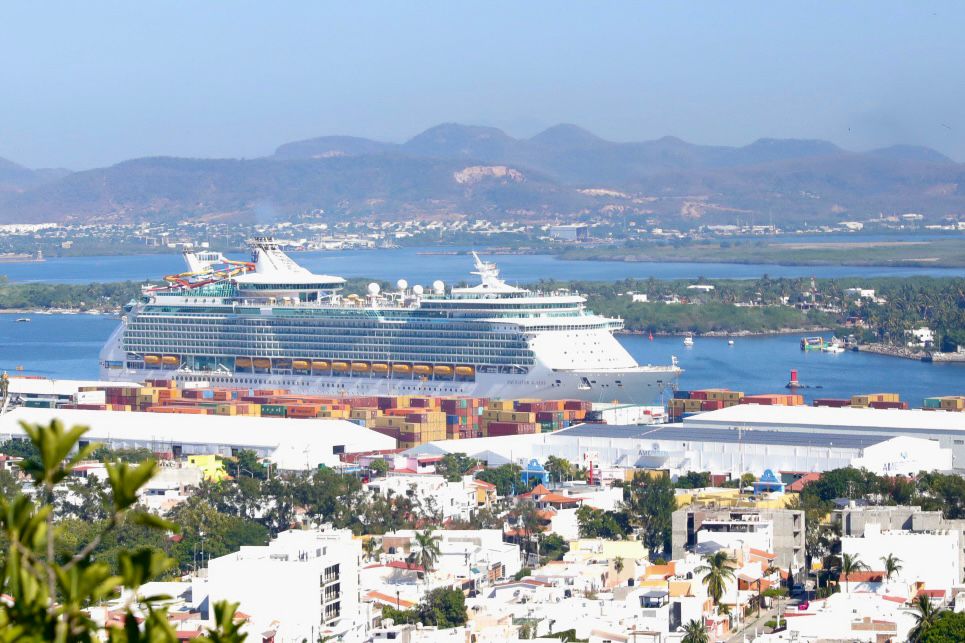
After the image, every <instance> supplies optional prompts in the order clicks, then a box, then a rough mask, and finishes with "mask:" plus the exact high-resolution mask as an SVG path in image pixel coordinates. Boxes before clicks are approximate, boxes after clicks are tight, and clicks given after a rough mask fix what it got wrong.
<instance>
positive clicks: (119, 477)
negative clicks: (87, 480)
mask: <svg viewBox="0 0 965 643" xmlns="http://www.w3.org/2000/svg"><path fill="white" fill-rule="evenodd" d="M106 466H107V477H108V480H109V481H110V483H111V491H112V492H113V496H114V510H115V511H117V512H121V511H124V510H125V509H128V508H130V507H131V506H133V505H134V504H135V503H136V502H137V492H138V491H139V490H140V489H141V487H143V486H144V485H145V484H147V481H148V480H150V479H151V477H152V476H153V475H154V473H155V472H156V471H157V463H156V462H154V461H153V460H145V461H144V462H142V463H141V464H139V465H138V466H136V467H131V466H129V465H128V464H127V463H126V462H115V463H113V464H107V465H106Z"/></svg>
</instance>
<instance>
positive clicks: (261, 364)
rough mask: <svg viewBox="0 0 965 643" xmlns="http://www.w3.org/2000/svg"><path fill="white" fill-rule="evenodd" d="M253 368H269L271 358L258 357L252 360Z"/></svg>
mask: <svg viewBox="0 0 965 643" xmlns="http://www.w3.org/2000/svg"><path fill="white" fill-rule="evenodd" d="M254 364H255V368H271V360H270V359H265V358H264V357H259V358H257V359H255V361H254Z"/></svg>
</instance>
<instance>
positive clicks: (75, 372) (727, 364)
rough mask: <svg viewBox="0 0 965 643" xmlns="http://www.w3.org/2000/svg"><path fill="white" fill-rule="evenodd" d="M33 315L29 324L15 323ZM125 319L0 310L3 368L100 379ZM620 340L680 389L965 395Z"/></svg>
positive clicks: (787, 362)
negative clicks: (676, 378)
mask: <svg viewBox="0 0 965 643" xmlns="http://www.w3.org/2000/svg"><path fill="white" fill-rule="evenodd" d="M22 316H28V317H30V319H31V322H30V323H16V322H15V321H14V320H15V319H17V318H18V317H22ZM118 323H119V322H118V320H117V319H116V318H113V317H109V316H95V315H36V314H28V315H16V314H0V370H6V371H8V372H10V373H14V372H15V369H16V367H17V365H22V366H23V367H24V371H23V372H24V373H25V374H28V375H44V376H47V377H59V378H68V379H96V378H97V376H98V366H97V356H98V353H99V351H100V348H101V346H102V345H103V343H104V342H105V341H106V340H107V337H108V336H109V335H110V333H111V331H112V330H114V328H115V327H116V326H117V324H118ZM619 339H620V341H621V343H623V345H624V346H626V347H627V349H628V350H629V351H630V353H631V354H632V355H633V356H634V357H635V358H636V359H637V361H639V362H640V363H644V364H645V363H648V362H649V363H653V364H668V363H670V357H671V355H676V356H677V358H678V359H679V361H680V366H681V367H683V368H684V369H685V372H684V374H683V376H682V378H681V381H680V386H681V388H685V389H691V388H708V387H725V388H731V389H735V390H741V391H744V392H745V393H748V394H750V393H774V392H781V391H783V390H784V388H783V387H784V384H785V383H787V380H788V377H789V372H790V369H792V368H796V369H798V373H799V379H800V380H801V382H802V383H805V384H811V385H812V386H817V385H821V386H823V388H820V389H818V388H812V389H803V390H801V393H803V394H804V395H805V397H807V399H809V400H810V399H813V398H815V397H848V396H850V395H852V394H856V393H863V392H864V393H868V392H880V391H888V392H897V393H900V394H901V397H902V399H903V400H906V401H908V402H910V403H911V404H912V405H916V406H920V405H921V401H922V398H924V397H927V396H930V395H961V394H965V365H962V364H925V363H923V362H914V361H911V360H906V359H897V358H892V357H885V356H881V355H872V354H868V353H850V352H848V353H840V354H838V355H831V354H828V353H803V352H801V350H800V348H799V347H798V339H799V338H798V337H797V336H790V335H784V336H768V337H738V338H736V339H735V343H734V346H728V345H727V340H726V338H709V337H698V338H697V339H696V340H695V345H694V346H693V348H685V347H684V346H683V342H682V340H681V339H680V338H679V337H658V338H655V339H654V340H653V341H649V340H648V339H647V337H645V336H641V335H623V336H620V338H619Z"/></svg>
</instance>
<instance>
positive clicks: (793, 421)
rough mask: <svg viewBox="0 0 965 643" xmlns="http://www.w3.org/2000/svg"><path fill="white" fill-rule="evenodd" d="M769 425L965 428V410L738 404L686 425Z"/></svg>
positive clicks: (899, 429)
mask: <svg viewBox="0 0 965 643" xmlns="http://www.w3.org/2000/svg"><path fill="white" fill-rule="evenodd" d="M751 424H768V425H779V426H786V427H802V428H822V427H825V428H829V429H830V428H834V429H856V430H869V429H871V430H873V429H885V430H898V431H955V432H961V431H965V413H954V412H950V411H923V410H917V409H916V410H904V409H856V408H850V407H844V408H834V407H825V406H819V407H814V406H768V405H762V404H738V405H737V406H731V407H729V408H726V409H720V410H717V411H708V412H706V413H700V414H698V415H694V416H692V417H689V418H686V419H685V420H684V426H708V427H709V426H720V425H723V426H732V427H733V426H738V425H741V426H746V425H751Z"/></svg>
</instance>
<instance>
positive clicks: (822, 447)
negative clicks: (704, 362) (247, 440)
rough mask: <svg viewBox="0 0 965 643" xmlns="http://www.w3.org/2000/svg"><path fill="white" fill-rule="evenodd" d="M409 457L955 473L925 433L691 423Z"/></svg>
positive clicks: (735, 471)
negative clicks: (455, 455) (464, 456)
mask: <svg viewBox="0 0 965 643" xmlns="http://www.w3.org/2000/svg"><path fill="white" fill-rule="evenodd" d="M735 408H736V407H735ZM880 413H884V414H888V413H891V411H880ZM694 417H695V418H696V417H699V416H694ZM407 453H409V454H416V453H419V454H433V455H443V454H446V453H465V454H467V455H469V456H471V457H475V458H477V459H479V460H482V461H484V462H486V463H487V464H489V465H490V466H498V465H500V464H506V463H509V462H514V463H517V464H525V462H527V461H528V460H529V458H535V459H537V460H539V461H541V462H542V461H545V460H546V458H548V457H549V456H551V455H554V456H557V457H561V458H565V459H567V460H569V461H570V462H574V463H577V464H580V465H581V466H592V467H593V468H594V470H598V471H600V473H601V475H603V476H604V477H620V476H619V475H618V474H616V473H614V472H615V471H618V470H621V469H624V470H625V469H664V470H667V471H669V472H670V473H671V474H672V475H680V474H684V473H687V472H688V471H709V472H711V473H715V474H730V475H731V476H732V477H737V476H740V475H741V474H742V473H747V472H750V473H753V474H755V475H758V476H759V475H762V474H763V472H764V471H765V470H767V469H772V470H782V471H804V472H823V471H830V470H832V469H839V468H842V467H848V466H853V467H864V468H866V469H868V470H869V471H873V472H875V473H878V474H880V475H898V474H915V473H918V472H919V471H933V470H940V471H945V470H950V469H952V468H953V463H952V450H951V449H950V448H949V447H946V446H942V445H941V444H940V443H939V442H938V441H937V440H934V439H932V438H929V437H927V436H919V435H900V434H888V433H874V432H855V433H851V434H849V433H847V432H846V431H842V432H834V431H819V430H815V431H783V430H780V429H777V428H774V429H768V428H764V427H759V428H749V427H743V426H733V427H731V426H722V427H719V428H708V427H701V426H690V425H688V423H684V424H670V425H656V426H616V425H609V424H582V425H579V426H575V427H571V428H569V429H563V430H561V431H556V432H554V433H542V434H535V435H526V436H510V437H509V438H508V439H507V438H500V437H492V438H476V439H472V440H443V441H438V442H429V443H426V444H423V445H420V446H417V447H414V448H412V449H410V450H409V451H408V452H407ZM608 470H609V473H608Z"/></svg>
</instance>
